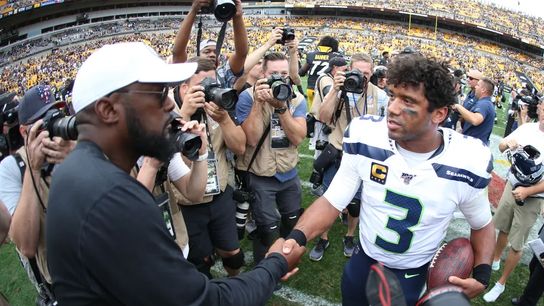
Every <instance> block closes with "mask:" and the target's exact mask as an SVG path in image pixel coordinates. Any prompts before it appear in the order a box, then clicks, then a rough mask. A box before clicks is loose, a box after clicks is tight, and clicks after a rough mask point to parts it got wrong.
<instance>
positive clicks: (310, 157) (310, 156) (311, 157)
mask: <svg viewBox="0 0 544 306" xmlns="http://www.w3.org/2000/svg"><path fill="white" fill-rule="evenodd" d="M298 157H300V158H309V159H314V156H313V155H308V154H299V155H298Z"/></svg>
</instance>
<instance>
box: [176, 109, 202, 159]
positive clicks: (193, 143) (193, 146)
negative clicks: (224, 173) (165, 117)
mask: <svg viewBox="0 0 544 306" xmlns="http://www.w3.org/2000/svg"><path fill="white" fill-rule="evenodd" d="M173 115H174V119H173V120H172V122H171V123H170V133H171V135H172V137H174V142H175V147H176V149H177V151H178V152H181V154H183V155H184V156H185V157H187V158H188V159H189V160H192V161H195V160H197V159H198V150H200V147H201V146H202V140H201V139H200V136H198V135H195V134H192V133H189V132H186V131H183V130H182V127H183V126H182V124H181V122H179V121H178V120H176V119H177V118H179V115H177V114H173Z"/></svg>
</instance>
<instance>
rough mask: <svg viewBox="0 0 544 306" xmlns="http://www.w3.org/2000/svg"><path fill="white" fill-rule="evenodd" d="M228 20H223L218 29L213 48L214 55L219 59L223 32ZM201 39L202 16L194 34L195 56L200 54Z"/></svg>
mask: <svg viewBox="0 0 544 306" xmlns="http://www.w3.org/2000/svg"><path fill="white" fill-rule="evenodd" d="M227 25H228V22H226V21H225V22H223V25H222V26H221V30H220V31H219V36H218V37H217V43H216V48H215V55H216V57H217V59H219V55H220V54H221V48H222V47H223V42H224V40H225V32H226V31H227ZM201 41H202V16H200V19H199V21H198V30H197V34H196V56H200V42H201Z"/></svg>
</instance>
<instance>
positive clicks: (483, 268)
mask: <svg viewBox="0 0 544 306" xmlns="http://www.w3.org/2000/svg"><path fill="white" fill-rule="evenodd" d="M472 278H474V279H475V280H477V281H479V282H480V283H481V284H482V285H484V286H485V287H486V288H487V287H488V286H489V279H490V278H491V265H488V264H480V265H477V266H476V267H474V269H472Z"/></svg>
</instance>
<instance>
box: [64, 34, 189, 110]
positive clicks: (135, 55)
mask: <svg viewBox="0 0 544 306" xmlns="http://www.w3.org/2000/svg"><path fill="white" fill-rule="evenodd" d="M196 67H197V64H196V63H183V64H167V63H165V62H164V61H163V60H162V59H161V58H160V57H159V55H158V54H157V52H155V51H154V50H153V49H152V48H151V47H149V46H147V45H146V44H144V43H142V42H123V43H117V44H112V45H105V46H103V47H102V48H100V49H98V50H97V51H95V52H94V53H93V54H91V56H89V58H87V60H85V62H83V65H81V68H79V71H78V72H77V75H76V79H75V82H74V89H73V91H72V104H73V106H74V110H75V112H76V113H78V112H79V111H81V110H82V109H84V108H85V107H87V106H88V105H90V104H92V103H93V102H95V101H97V100H98V99H100V98H102V97H104V96H106V95H108V94H110V93H112V92H114V91H116V90H118V89H120V88H123V87H125V86H127V85H130V84H132V83H135V82H140V83H166V84H178V83H181V82H182V81H183V80H186V79H188V78H189V77H191V76H192V75H193V74H194V73H195V71H196Z"/></svg>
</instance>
